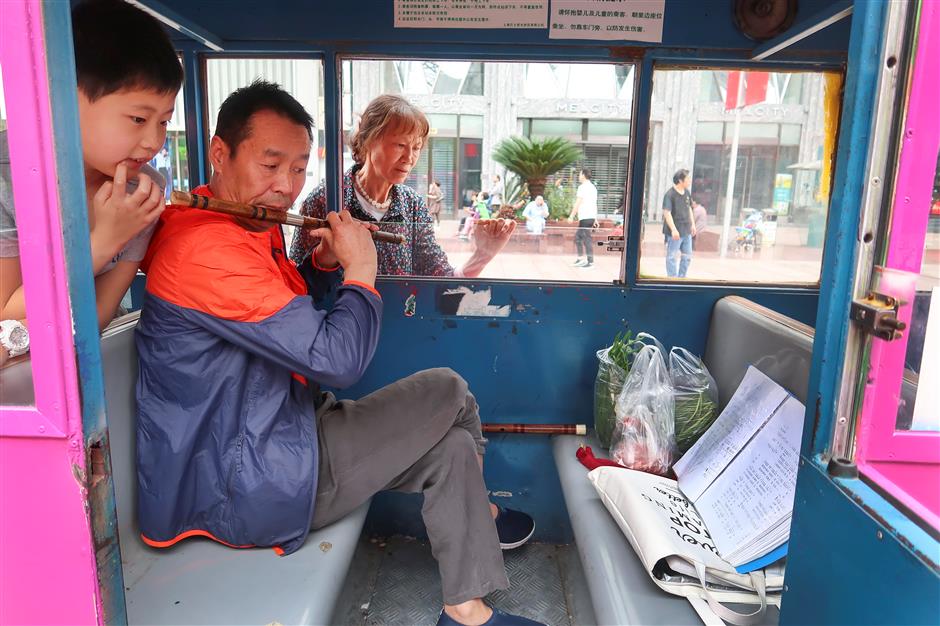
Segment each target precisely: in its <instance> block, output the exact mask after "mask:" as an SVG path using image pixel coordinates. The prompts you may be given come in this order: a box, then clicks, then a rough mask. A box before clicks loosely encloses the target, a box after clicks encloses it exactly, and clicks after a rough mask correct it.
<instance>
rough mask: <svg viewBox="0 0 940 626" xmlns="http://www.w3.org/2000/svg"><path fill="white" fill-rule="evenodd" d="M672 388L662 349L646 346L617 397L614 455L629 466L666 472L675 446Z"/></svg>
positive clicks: (617, 459) (619, 461)
mask: <svg viewBox="0 0 940 626" xmlns="http://www.w3.org/2000/svg"><path fill="white" fill-rule="evenodd" d="M674 427H675V425H674V418H673V389H672V383H671V382H670V379H669V370H668V369H667V367H666V362H665V361H664V360H663V354H662V351H661V350H660V349H659V347H657V346H655V345H647V346H644V347H643V348H642V349H641V350H640V351H639V353H638V354H637V355H636V358H635V359H634V361H633V367H632V369H631V370H630V374H629V375H628V376H627V380H626V382H625V383H624V385H623V391H622V392H621V394H620V397H619V398H617V425H616V428H615V429H614V439H613V444H612V446H611V450H610V452H611V458H612V459H613V460H615V461H617V462H618V463H620V464H621V465H624V466H625V467H629V468H630V469H635V470H640V471H643V472H650V473H652V474H659V475H665V474H666V473H668V472H669V468H670V467H671V466H672V460H673V457H674V449H675V431H674Z"/></svg>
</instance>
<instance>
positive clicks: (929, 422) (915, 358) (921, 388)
mask: <svg viewBox="0 0 940 626" xmlns="http://www.w3.org/2000/svg"><path fill="white" fill-rule="evenodd" d="M929 211H930V217H929V218H928V220H929V221H928V223H927V224H928V225H927V236H926V237H925V239H924V255H923V257H922V260H921V266H920V276H919V277H918V278H917V286H916V289H917V291H916V294H915V296H914V306H913V312H912V314H911V324H910V329H909V330H908V331H907V335H908V340H907V353H906V355H905V358H904V382H903V383H902V388H901V398H900V400H899V402H898V416H897V422H896V425H895V428H896V429H897V430H917V431H940V411H938V410H937V407H938V406H940V394H938V393H937V385H936V384H933V385H931V384H925V385H920V384H918V383H919V381H920V380H924V381H930V380H933V381H936V380H937V375H938V373H940V349H938V348H940V155H938V157H937V170H936V174H935V177H934V184H933V195H932V197H931V203H930V209H929ZM928 338H929V340H928Z"/></svg>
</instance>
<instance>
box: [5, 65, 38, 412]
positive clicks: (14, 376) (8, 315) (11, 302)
mask: <svg viewBox="0 0 940 626" xmlns="http://www.w3.org/2000/svg"><path fill="white" fill-rule="evenodd" d="M7 123H8V120H7V107H6V100H5V98H4V91H3V68H0V319H2V320H4V323H3V325H4V326H8V327H10V329H9V330H8V331H7V332H8V333H9V335H8V336H9V339H8V341H9V342H10V343H11V345H14V346H15V345H16V342H17V341H19V340H21V338H22V337H23V336H24V334H28V331H25V330H24V329H25V327H26V326H28V324H27V321H26V302H25V296H24V290H23V288H22V285H23V278H22V275H21V273H20V259H19V257H20V254H19V238H20V236H21V234H20V233H19V231H18V229H17V225H16V209H15V208H14V203H13V176H12V172H11V165H10V164H11V159H12V157H13V154H12V153H11V151H10V146H9V143H8V141H7ZM20 325H22V326H20ZM12 326H15V328H13V327H12ZM0 332H2V331H0ZM35 402H36V399H35V393H34V390H33V376H32V365H31V363H30V361H29V353H28V352H27V353H26V354H23V355H20V356H16V357H11V356H10V354H9V352H8V351H7V350H6V349H4V348H2V347H0V404H4V405H8V406H10V405H17V406H32V405H34V404H35Z"/></svg>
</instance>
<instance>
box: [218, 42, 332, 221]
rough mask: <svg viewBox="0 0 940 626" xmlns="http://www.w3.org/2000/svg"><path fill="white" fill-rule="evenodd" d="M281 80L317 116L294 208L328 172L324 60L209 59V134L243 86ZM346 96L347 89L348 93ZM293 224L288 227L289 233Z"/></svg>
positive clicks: (314, 120)
mask: <svg viewBox="0 0 940 626" xmlns="http://www.w3.org/2000/svg"><path fill="white" fill-rule="evenodd" d="M259 78H260V79H264V80H267V81H271V82H274V83H277V84H279V85H280V86H281V87H282V88H283V89H284V90H285V91H287V92H288V93H290V94H291V95H292V96H294V98H296V99H297V101H298V102H300V104H302V105H303V107H304V108H305V109H306V110H307V112H308V113H310V115H311V117H313V125H314V132H313V146H312V149H311V153H310V161H309V162H308V163H307V178H306V182H305V183H304V187H303V191H302V192H301V193H300V195H299V196H298V197H297V201H296V202H295V203H294V210H295V211H296V210H298V209H299V205H300V203H301V202H302V201H303V199H304V198H306V197H307V195H308V194H309V193H310V192H311V191H313V189H314V188H315V187H316V186H317V185H318V184H319V182H320V180H321V179H322V178H323V176H324V172H325V169H324V166H325V163H326V153H325V150H324V147H323V143H322V141H323V140H322V137H323V135H322V133H320V132H318V130H319V129H322V128H323V70H322V63H321V62H320V61H316V60H313V59H259V58H237V59H208V60H207V61H206V113H207V117H208V120H209V127H208V136H209V137H212V134H213V133H214V132H215V123H216V118H217V117H218V113H219V106H221V105H222V102H223V101H224V100H225V98H226V97H228V95H229V94H230V93H232V92H233V91H235V90H236V89H238V88H239V87H245V86H247V85H249V84H251V83H252V82H253V81H254V80H256V79H259ZM344 98H345V93H344ZM292 230H293V229H292V227H285V232H286V233H287V235H288V237H289V236H290V235H292V232H291V231H292Z"/></svg>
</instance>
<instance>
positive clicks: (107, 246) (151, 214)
mask: <svg viewBox="0 0 940 626" xmlns="http://www.w3.org/2000/svg"><path fill="white" fill-rule="evenodd" d="M92 208H93V210H94V212H95V225H94V227H93V228H92V233H91V241H92V251H93V252H95V251H97V250H98V249H99V248H100V249H102V251H103V252H104V253H106V254H105V256H109V258H110V257H113V256H114V255H115V254H117V253H118V252H120V251H121V248H123V247H124V246H125V245H126V244H127V242H128V241H130V240H131V239H133V238H134V237H135V236H137V234H138V233H139V232H140V231H142V230H144V229H145V228H147V227H148V226H150V225H151V224H153V223H154V222H155V221H157V218H159V217H160V214H161V213H162V212H163V209H164V199H163V189H161V188H160V185H156V184H154V182H153V181H152V180H151V179H150V177H149V176H147V175H146V174H141V175H140V176H139V177H138V179H137V189H136V190H135V191H134V193H132V194H128V193H127V166H126V165H124V164H123V163H122V164H120V165H118V166H117V169H116V170H115V172H114V180H113V181H109V182H106V183H104V184H103V185H101V187H100V188H99V189H98V191H97V192H96V193H95V195H94V198H93V199H92Z"/></svg>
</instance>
